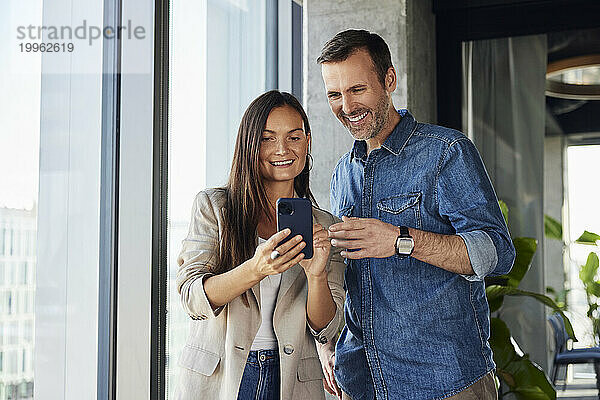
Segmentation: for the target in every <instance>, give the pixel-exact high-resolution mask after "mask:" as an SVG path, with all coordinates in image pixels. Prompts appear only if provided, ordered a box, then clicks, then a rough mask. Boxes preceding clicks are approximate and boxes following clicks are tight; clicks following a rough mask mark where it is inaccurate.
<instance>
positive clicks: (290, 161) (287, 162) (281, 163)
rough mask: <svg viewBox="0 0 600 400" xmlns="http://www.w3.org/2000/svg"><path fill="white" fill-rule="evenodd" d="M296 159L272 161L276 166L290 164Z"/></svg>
mask: <svg viewBox="0 0 600 400" xmlns="http://www.w3.org/2000/svg"><path fill="white" fill-rule="evenodd" d="M293 162H294V160H287V161H273V162H271V164H273V165H274V166H276V167H281V166H283V165H290V164H291V163H293Z"/></svg>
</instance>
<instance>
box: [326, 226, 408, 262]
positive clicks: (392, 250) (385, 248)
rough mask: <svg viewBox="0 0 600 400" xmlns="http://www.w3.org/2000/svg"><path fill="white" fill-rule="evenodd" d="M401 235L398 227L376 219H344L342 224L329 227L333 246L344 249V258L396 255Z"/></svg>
mask: <svg viewBox="0 0 600 400" xmlns="http://www.w3.org/2000/svg"><path fill="white" fill-rule="evenodd" d="M398 235H400V229H399V228H398V227H397V226H394V225H392V224H388V223H386V222H383V221H380V220H378V219H374V218H356V217H346V216H344V217H342V222H338V223H337V224H334V225H331V226H330V227H329V238H331V245H332V246H336V247H341V248H343V249H348V250H355V249H357V251H342V252H341V253H340V254H341V255H342V257H346V258H350V259H359V258H367V257H373V258H385V257H390V256H393V255H394V254H396V238H397V237H398Z"/></svg>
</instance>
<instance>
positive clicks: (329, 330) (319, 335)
mask: <svg viewBox="0 0 600 400" xmlns="http://www.w3.org/2000/svg"><path fill="white" fill-rule="evenodd" d="M340 316H341V312H340V311H339V310H337V306H336V311H335V315H334V316H333V318H332V319H331V321H329V323H328V324H327V326H326V327H325V328H323V329H321V330H320V331H318V332H317V331H315V330H314V329H313V328H312V326H310V323H309V322H308V321H306V325H307V326H308V329H309V330H310V333H311V334H312V335H313V336H314V337H315V340H316V341H317V342H319V343H321V344H325V343H327V342H329V341H330V340H332V339H334V338H335V335H336V334H337V332H338V327H339V325H340Z"/></svg>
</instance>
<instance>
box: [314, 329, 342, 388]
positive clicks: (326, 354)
mask: <svg viewBox="0 0 600 400" xmlns="http://www.w3.org/2000/svg"><path fill="white" fill-rule="evenodd" d="M316 343H317V353H318V354H319V360H320V361H321V368H323V375H325V378H323V388H325V390H326V391H327V393H330V394H332V395H334V396H337V397H338V398H339V399H341V398H342V390H341V389H340V388H339V387H338V385H337V383H336V382H335V376H334V375H333V367H334V366H335V342H334V341H333V340H330V341H329V342H328V343H325V344H321V343H318V342H316Z"/></svg>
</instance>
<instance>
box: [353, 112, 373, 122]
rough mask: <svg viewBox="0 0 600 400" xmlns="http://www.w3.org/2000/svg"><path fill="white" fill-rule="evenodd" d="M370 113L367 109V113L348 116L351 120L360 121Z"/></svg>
mask: <svg viewBox="0 0 600 400" xmlns="http://www.w3.org/2000/svg"><path fill="white" fill-rule="evenodd" d="M368 113H369V112H368V111H367V112H365V113H362V114H360V115H357V116H356V117H348V119H349V120H350V122H358V121H360V120H361V119H363V118H364V117H366V116H367V114H368Z"/></svg>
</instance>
